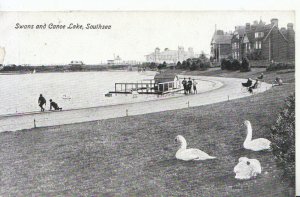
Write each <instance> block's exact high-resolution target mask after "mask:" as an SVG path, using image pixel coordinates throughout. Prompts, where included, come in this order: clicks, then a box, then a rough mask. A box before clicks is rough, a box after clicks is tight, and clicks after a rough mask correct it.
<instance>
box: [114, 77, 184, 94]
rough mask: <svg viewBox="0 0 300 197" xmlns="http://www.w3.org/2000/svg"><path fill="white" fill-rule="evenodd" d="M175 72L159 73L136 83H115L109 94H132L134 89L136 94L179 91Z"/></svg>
mask: <svg viewBox="0 0 300 197" xmlns="http://www.w3.org/2000/svg"><path fill="white" fill-rule="evenodd" d="M178 83H179V81H178V78H177V77H176V74H172V73H171V74H166V73H163V74H162V73H159V74H157V75H156V76H155V77H154V79H150V80H143V81H141V82H136V83H115V90H114V91H110V92H109V93H110V94H132V92H133V91H136V92H137V93H138V94H168V93H175V92H180V91H182V90H183V89H181V88H179V86H178Z"/></svg>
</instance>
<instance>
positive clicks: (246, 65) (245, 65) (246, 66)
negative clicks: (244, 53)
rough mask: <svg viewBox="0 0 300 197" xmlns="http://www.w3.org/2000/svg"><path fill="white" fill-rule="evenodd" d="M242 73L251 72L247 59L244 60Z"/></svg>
mask: <svg viewBox="0 0 300 197" xmlns="http://www.w3.org/2000/svg"><path fill="white" fill-rule="evenodd" d="M240 71H241V72H249V71H251V68H250V64H249V60H248V59H247V58H243V60H242V65H241V68H240Z"/></svg>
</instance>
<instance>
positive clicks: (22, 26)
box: [14, 23, 112, 30]
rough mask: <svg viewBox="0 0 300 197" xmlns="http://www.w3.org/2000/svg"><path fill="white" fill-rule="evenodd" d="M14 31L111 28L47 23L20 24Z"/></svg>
mask: <svg viewBox="0 0 300 197" xmlns="http://www.w3.org/2000/svg"><path fill="white" fill-rule="evenodd" d="M14 28H15V29H19V30H23V29H41V30H43V29H53V30H61V29H74V30H77V29H79V30H85V29H89V30H110V29H111V28H112V26H111V25H103V24H100V23H99V24H91V23H87V24H85V25H82V24H79V23H69V24H68V25H65V24H55V23H49V24H46V23H44V24H38V25H32V24H20V23H16V25H15V27H14Z"/></svg>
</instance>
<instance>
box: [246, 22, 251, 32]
mask: <svg viewBox="0 0 300 197" xmlns="http://www.w3.org/2000/svg"><path fill="white" fill-rule="evenodd" d="M249 30H250V23H246V31H249Z"/></svg>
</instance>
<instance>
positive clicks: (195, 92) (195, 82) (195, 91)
mask: <svg viewBox="0 0 300 197" xmlns="http://www.w3.org/2000/svg"><path fill="white" fill-rule="evenodd" d="M197 84H198V83H197V81H195V79H193V90H194V94H197Z"/></svg>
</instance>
